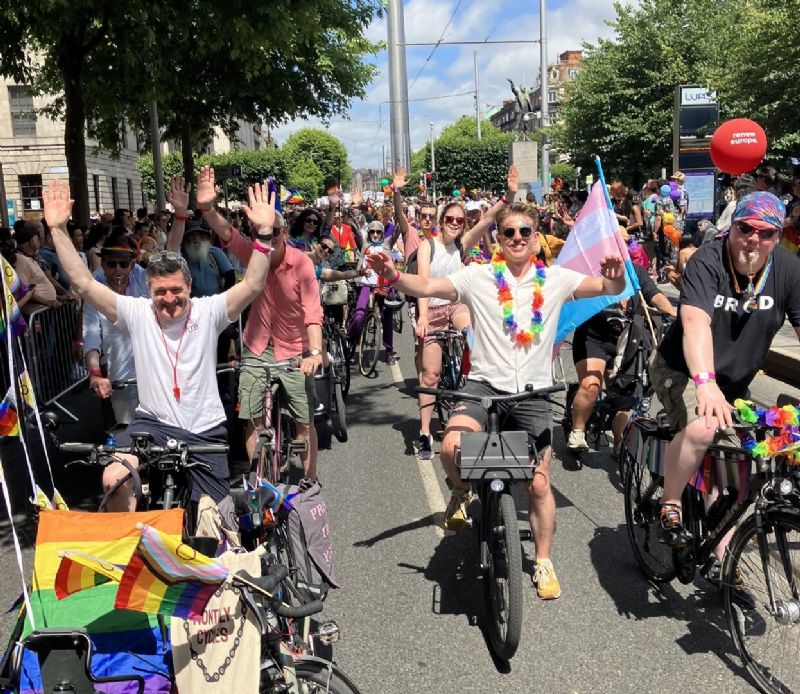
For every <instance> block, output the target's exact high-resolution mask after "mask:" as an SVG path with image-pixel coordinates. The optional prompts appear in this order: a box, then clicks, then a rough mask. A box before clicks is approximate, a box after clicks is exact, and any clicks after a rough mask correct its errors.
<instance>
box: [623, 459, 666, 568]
mask: <svg viewBox="0 0 800 694" xmlns="http://www.w3.org/2000/svg"><path fill="white" fill-rule="evenodd" d="M623 450H624V449H623ZM625 455H627V456H628V460H627V462H626V468H627V471H626V475H625V524H626V525H627V526H628V539H629V540H630V542H631V548H632V549H633V555H634V557H636V563H637V564H639V567H640V568H641V570H642V571H643V572H644V575H645V576H647V578H649V579H650V580H651V581H656V582H658V583H663V582H665V581H671V580H672V579H673V578H675V567H674V565H673V563H672V550H671V549H670V547H668V546H667V545H666V544H664V543H662V542H659V539H658V510H659V509H658V502H659V499H661V494H662V492H663V487H662V485H663V483H664V480H663V478H662V477H661V476H660V475H654V474H653V473H651V472H650V470H649V469H648V467H647V465H645V464H643V463H639V462H637V461H636V459H635V458H634V457H633V456H631V455H630V453H629V452H628V451H627V450H625Z"/></svg>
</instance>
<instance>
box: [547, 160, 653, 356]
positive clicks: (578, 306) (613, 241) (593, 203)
mask: <svg viewBox="0 0 800 694" xmlns="http://www.w3.org/2000/svg"><path fill="white" fill-rule="evenodd" d="M598 168H599V162H598ZM606 256H617V257H622V259H623V261H624V262H625V290H624V291H623V292H622V293H620V294H618V295H616V296H605V295H604V296H595V297H592V298H591V299H578V300H576V301H570V302H568V303H566V304H564V306H562V308H561V315H560V316H559V318H558V330H557V331H556V344H558V343H559V342H561V341H562V340H564V339H565V338H566V337H567V336H568V335H569V334H570V333H571V332H572V331H573V330H575V328H577V327H578V326H579V325H581V324H582V323H585V322H586V321H587V320H589V319H590V318H591V317H592V316H594V315H595V314H597V313H600V311H602V310H603V309H604V308H606V307H607V306H611V304H615V303H617V302H618V301H621V300H622V299H625V298H627V297H629V296H633V295H634V294H635V293H636V292H638V291H639V280H638V278H637V277H636V272H635V270H634V269H633V262H632V261H631V257H630V254H629V253H628V247H627V245H626V244H625V241H624V240H623V239H622V236H620V233H619V224H618V223H617V218H616V216H615V215H614V211H613V210H612V209H611V201H610V200H609V198H608V193H607V191H606V187H605V181H604V180H603V178H602V170H601V178H600V180H599V181H597V182H596V183H595V184H594V186H593V187H592V190H591V193H590V194H589V199H588V200H587V201H586V204H585V205H584V206H583V209H581V211H580V213H579V214H578V219H577V220H576V221H575V226H574V227H572V232H571V233H570V235H569V236H568V237H567V241H566V243H565V244H564V247H563V248H562V249H561V252H560V253H559V254H558V259H557V260H556V264H557V265H561V266H562V267H565V268H568V269H569V270H575V272H580V273H582V274H584V275H592V276H595V277H598V276H599V275H600V261H601V260H602V259H603V258H604V257H606Z"/></svg>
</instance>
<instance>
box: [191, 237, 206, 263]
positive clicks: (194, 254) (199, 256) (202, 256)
mask: <svg viewBox="0 0 800 694" xmlns="http://www.w3.org/2000/svg"><path fill="white" fill-rule="evenodd" d="M210 248H211V241H208V240H204V241H201V242H200V243H187V244H186V257H187V258H188V259H189V262H191V263H200V264H202V263H205V262H206V261H207V260H208V251H209V249H210Z"/></svg>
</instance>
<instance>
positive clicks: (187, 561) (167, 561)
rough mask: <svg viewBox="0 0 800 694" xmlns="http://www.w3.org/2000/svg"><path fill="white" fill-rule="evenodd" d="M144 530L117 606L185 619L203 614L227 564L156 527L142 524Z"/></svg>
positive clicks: (122, 583) (223, 574)
mask: <svg viewBox="0 0 800 694" xmlns="http://www.w3.org/2000/svg"><path fill="white" fill-rule="evenodd" d="M141 531H142V534H141V536H140V538H139V544H137V545H136V550H135V551H134V552H133V556H132V557H131V560H130V561H129V562H128V565H127V566H126V567H125V573H124V574H123V576H122V581H121V582H120V585H119V590H117V598H116V600H115V601H114V607H116V608H117V609H123V610H135V611H137V612H147V613H149V614H163V615H167V616H173V617H181V618H183V619H196V618H199V617H201V616H202V614H203V610H204V609H205V607H206V605H207V604H208V601H209V600H210V599H211V596H212V595H214V593H215V592H216V590H217V588H219V586H220V584H222V582H223V581H224V580H225V579H226V578H227V577H228V569H227V567H225V566H224V565H223V564H220V563H219V562H217V561H215V560H214V559H211V557H207V556H205V555H203V554H200V553H199V552H198V551H197V550H195V549H193V548H192V547H190V546H189V545H187V544H185V543H183V542H181V541H180V540H179V539H176V538H175V537H171V536H170V535H168V534H166V533H164V532H161V531H160V530H158V529H157V528H153V527H151V526H149V525H142V527H141Z"/></svg>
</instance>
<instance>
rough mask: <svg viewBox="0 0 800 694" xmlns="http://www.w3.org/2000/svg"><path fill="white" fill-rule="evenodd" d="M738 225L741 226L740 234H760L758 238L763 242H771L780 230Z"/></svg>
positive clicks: (740, 223) (742, 223) (739, 223)
mask: <svg viewBox="0 0 800 694" xmlns="http://www.w3.org/2000/svg"><path fill="white" fill-rule="evenodd" d="M737 224H738V225H739V232H740V233H741V234H743V235H744V236H752V235H753V234H758V238H760V239H762V240H763V241H769V240H770V239H772V238H774V237H775V234H777V233H778V232H779V230H778V229H756V228H755V227H754V226H750V225H749V224H745V223H744V222H737Z"/></svg>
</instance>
